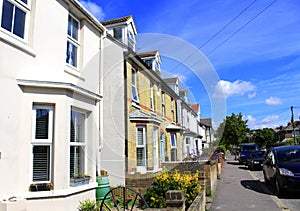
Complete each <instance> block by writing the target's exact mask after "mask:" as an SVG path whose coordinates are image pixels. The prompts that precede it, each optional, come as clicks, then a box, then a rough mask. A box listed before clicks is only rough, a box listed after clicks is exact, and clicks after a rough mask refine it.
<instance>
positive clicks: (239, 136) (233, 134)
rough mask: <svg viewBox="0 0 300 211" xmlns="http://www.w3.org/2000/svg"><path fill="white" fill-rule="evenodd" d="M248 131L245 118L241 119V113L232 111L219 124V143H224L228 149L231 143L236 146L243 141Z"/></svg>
mask: <svg viewBox="0 0 300 211" xmlns="http://www.w3.org/2000/svg"><path fill="white" fill-rule="evenodd" d="M248 132H249V128H248V126H247V120H243V115H242V114H241V113H239V114H234V113H232V114H231V116H226V119H225V120H224V121H223V122H222V123H221V124H220V126H219V128H218V130H217V136H218V138H219V139H220V144H222V145H224V146H225V147H226V149H230V148H231V147H232V146H233V145H235V146H238V145H240V143H242V142H245V141H246V140H247V133H248Z"/></svg>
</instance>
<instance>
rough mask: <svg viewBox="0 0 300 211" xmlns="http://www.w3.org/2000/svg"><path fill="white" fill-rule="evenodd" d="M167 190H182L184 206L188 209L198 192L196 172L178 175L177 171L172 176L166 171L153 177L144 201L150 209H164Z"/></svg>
mask: <svg viewBox="0 0 300 211" xmlns="http://www.w3.org/2000/svg"><path fill="white" fill-rule="evenodd" d="M168 190H183V192H184V195H185V198H186V201H185V203H186V204H185V205H186V208H188V207H189V206H190V205H191V204H192V202H193V201H194V199H195V198H196V196H197V195H198V193H199V192H200V185H199V184H198V172H196V173H195V174H194V175H192V174H189V173H185V174H180V173H179V171H176V172H175V173H173V174H172V173H170V172H169V171H166V170H164V171H162V172H160V173H159V174H158V175H157V176H156V177H155V179H154V181H153V183H152V187H151V188H149V189H147V192H146V194H145V200H146V201H147V203H148V204H149V206H150V207H152V208H164V207H166V204H165V193H166V192H167V191H168Z"/></svg>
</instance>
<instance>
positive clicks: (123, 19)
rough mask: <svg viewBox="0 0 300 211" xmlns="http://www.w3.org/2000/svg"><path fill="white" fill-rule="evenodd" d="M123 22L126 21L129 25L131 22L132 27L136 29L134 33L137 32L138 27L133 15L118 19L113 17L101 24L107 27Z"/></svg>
mask: <svg viewBox="0 0 300 211" xmlns="http://www.w3.org/2000/svg"><path fill="white" fill-rule="evenodd" d="M121 23H126V24H127V25H129V24H130V23H131V25H132V28H133V30H134V33H135V34H137V29H136V26H135V23H134V20H133V17H132V15H127V16H124V17H121V18H116V19H112V20H106V21H103V22H101V24H102V25H103V26H105V27H107V28H110V27H109V26H110V25H118V24H121ZM111 28H114V26H111Z"/></svg>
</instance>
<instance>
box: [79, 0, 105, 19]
mask: <svg viewBox="0 0 300 211" xmlns="http://www.w3.org/2000/svg"><path fill="white" fill-rule="evenodd" d="M79 2H80V3H81V4H82V5H83V6H84V7H85V9H87V10H88V11H89V12H90V13H91V14H92V15H93V16H94V17H95V18H97V19H98V20H99V21H103V20H104V17H105V14H104V12H103V10H102V8H101V7H100V6H99V5H97V4H96V3H94V2H92V1H90V0H79Z"/></svg>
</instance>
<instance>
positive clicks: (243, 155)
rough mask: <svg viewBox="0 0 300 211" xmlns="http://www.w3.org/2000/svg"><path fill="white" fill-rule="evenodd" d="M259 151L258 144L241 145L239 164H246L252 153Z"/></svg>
mask: <svg viewBox="0 0 300 211" xmlns="http://www.w3.org/2000/svg"><path fill="white" fill-rule="evenodd" d="M258 149H259V147H258V145H257V144H254V143H243V144H241V145H240V154H239V159H238V160H239V163H240V164H246V163H247V159H248V157H249V155H250V153H251V152H253V151H257V150H258Z"/></svg>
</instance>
